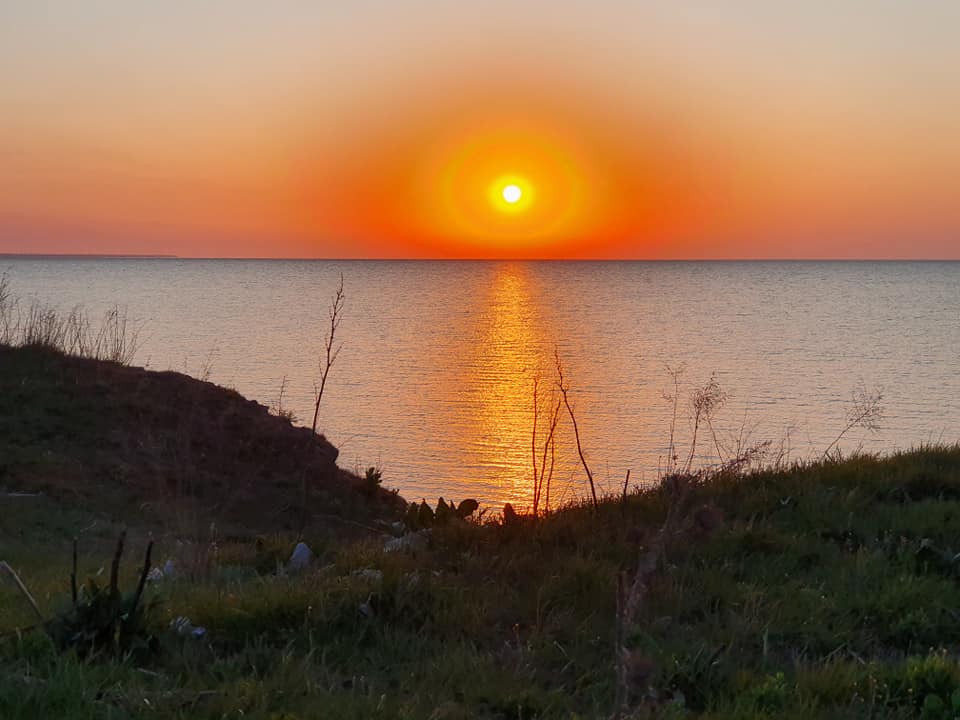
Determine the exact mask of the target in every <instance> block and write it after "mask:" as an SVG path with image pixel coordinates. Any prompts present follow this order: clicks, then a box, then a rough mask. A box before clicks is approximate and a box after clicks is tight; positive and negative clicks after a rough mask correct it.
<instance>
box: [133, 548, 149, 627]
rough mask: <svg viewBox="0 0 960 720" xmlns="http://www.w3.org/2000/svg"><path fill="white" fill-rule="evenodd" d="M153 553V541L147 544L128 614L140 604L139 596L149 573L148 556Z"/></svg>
mask: <svg viewBox="0 0 960 720" xmlns="http://www.w3.org/2000/svg"><path fill="white" fill-rule="evenodd" d="M152 552H153V540H151V541H150V542H149V543H148V544H147V552H146V555H145V556H144V558H143V570H142V571H141V573H140V582H138V583H137V590H136V592H135V593H134V594H133V600H132V602H131V603H130V610H129V612H130V614H131V615H133V613H134V612H135V611H136V609H137V605H139V604H140V596H141V595H143V586H144V585H146V584H147V575H148V574H149V573H150V555H151V553H152Z"/></svg>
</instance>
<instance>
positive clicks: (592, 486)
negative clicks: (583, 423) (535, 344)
mask: <svg viewBox="0 0 960 720" xmlns="http://www.w3.org/2000/svg"><path fill="white" fill-rule="evenodd" d="M553 354H554V358H555V360H556V363H557V386H558V387H559V388H560V393H561V394H562V395H563V404H564V405H566V406H567V413H568V414H569V415H570V422H571V423H573V436H574V438H575V439H576V441H577V453H578V454H579V455H580V463H581V464H582V465H583V469H584V471H585V472H586V473H587V480H588V481H589V483H590V495H591V496H592V497H593V509H594V511H596V510H598V509H599V508H600V503H599V502H598V500H597V487H596V485H595V484H594V482H593V473H592V472H590V466H589V465H587V458H586V457H585V456H584V454H583V446H582V445H581V444H580V428H578V427H577V417H576V415H574V414H573V408H572V407H571V406H570V399H569V398H568V397H567V391H568V390H569V389H570V388H569V387H568V386H567V385H566V383H565V382H564V379H563V364H562V363H561V362H560V351H559V350H557V349H556V348H554V350H553Z"/></svg>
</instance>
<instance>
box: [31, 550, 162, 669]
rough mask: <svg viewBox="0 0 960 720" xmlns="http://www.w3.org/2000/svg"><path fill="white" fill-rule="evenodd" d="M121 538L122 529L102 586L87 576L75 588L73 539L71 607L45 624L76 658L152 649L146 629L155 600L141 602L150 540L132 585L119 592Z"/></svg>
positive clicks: (152, 639)
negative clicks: (107, 577) (84, 582)
mask: <svg viewBox="0 0 960 720" xmlns="http://www.w3.org/2000/svg"><path fill="white" fill-rule="evenodd" d="M125 538H126V533H121V535H120V538H119V539H118V540H117V548H116V551H115V552H114V556H113V562H112V563H111V565H110V580H109V584H108V585H107V586H105V587H104V586H101V585H99V584H98V583H97V582H96V580H94V579H93V578H90V579H89V580H88V581H87V582H86V584H85V585H84V586H82V587H81V588H79V590H78V588H77V584H76V572H77V571H76V559H77V555H76V542H74V553H73V562H74V566H73V573H72V574H71V576H70V592H71V598H72V607H71V609H70V610H69V611H68V612H66V613H64V614H62V615H60V616H58V617H56V618H54V619H53V620H50V621H49V622H48V623H47V624H46V631H47V633H48V634H49V635H50V637H51V638H52V639H53V641H54V642H55V643H56V644H57V646H58V647H60V648H61V649H63V650H67V649H74V650H76V652H77V654H78V655H80V656H81V657H89V656H93V655H98V654H104V655H126V654H129V653H134V654H143V653H147V652H153V651H155V650H156V648H157V640H156V638H155V637H154V636H153V635H152V634H151V632H150V629H149V620H150V615H151V614H152V612H153V611H154V610H155V608H156V606H157V601H156V600H152V601H148V602H143V591H144V587H145V585H146V580H147V573H148V572H149V571H150V556H151V553H152V551H153V542H152V541H151V542H150V543H149V544H148V545H147V551H146V554H145V556H144V562H143V569H142V571H141V573H140V580H139V582H138V583H137V587H136V589H135V590H134V591H133V592H132V593H130V594H127V595H124V594H123V593H122V592H121V590H120V587H119V581H118V574H119V571H120V558H121V556H122V555H123V549H124V540H125Z"/></svg>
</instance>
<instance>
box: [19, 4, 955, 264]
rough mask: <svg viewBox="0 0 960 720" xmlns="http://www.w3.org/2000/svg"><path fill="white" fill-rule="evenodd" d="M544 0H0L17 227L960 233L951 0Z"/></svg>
mask: <svg viewBox="0 0 960 720" xmlns="http://www.w3.org/2000/svg"><path fill="white" fill-rule="evenodd" d="M534 5H536V3H534V4H533V5H531V6H529V7H527V6H523V7H517V6H516V5H515V4H507V3H501V2H499V1H498V0H493V1H492V2H490V3H484V4H482V5H475V6H462V5H460V4H441V3H434V2H431V1H430V0H423V2H418V3H416V4H415V6H414V7H408V6H406V5H405V4H404V3H399V4H396V5H393V4H391V5H385V4H382V3H372V4H370V5H369V6H368V5H366V4H363V5H362V6H361V7H353V6H348V5H342V6H338V7H336V8H334V7H330V6H329V4H325V3H320V4H316V5H315V6H297V9H296V10H292V9H290V10H288V11H287V12H282V11H279V10H276V11H275V10H271V9H269V8H266V7H260V6H258V5H255V4H246V3H241V4H239V5H237V4H233V3H224V2H212V3H209V4H208V3H204V4H203V5H202V6H199V7H197V6H193V5H182V6H181V5H178V4H175V5H174V6H172V7H169V8H166V7H164V8H160V7H154V8H148V7H140V6H134V5H130V4H126V3H119V2H111V1H108V2H104V3H100V4H98V5H97V8H96V9H95V10H90V11H89V12H81V11H80V10H79V9H77V10H75V11H70V12H67V11H64V12H63V13H54V14H51V13H46V12H44V11H43V10H42V8H41V7H40V6H34V5H30V4H28V3H17V4H7V5H4V7H3V9H0V86H2V88H3V97H2V102H3V107H4V112H3V115H2V118H0V157H2V158H3V162H2V164H0V252H54V253H56V252H60V253H64V252H67V253H69V252H89V253H172V254H178V255H182V256H241V257H249V256H253V257H273V256H282V257H344V256H346V257H442V258H448V257H464V258H472V257H549V258H757V257H763V258H767V257H774V258H775V257H787V258H789V257H814V258H822V257H838V258H847V257H957V256H958V252H960V250H958V249H957V248H960V243H958V242H956V238H957V235H958V233H960V209H958V208H960V203H958V202H956V197H955V194H956V191H955V184H956V183H955V178H956V177H957V175H958V173H960V139H958V138H960V136H958V134H957V133H956V132H955V128H956V126H957V124H958V122H960V94H958V92H957V88H958V87H960V75H958V73H960V70H958V68H960V54H958V53H960V51H958V50H957V45H956V43H955V42H953V37H952V35H951V34H950V33H949V32H948V31H947V28H951V27H953V28H955V27H956V26H957V22H958V21H960V10H958V6H957V5H956V4H951V3H925V4H924V5H923V8H921V9H918V10H916V11H914V10H910V9H908V8H907V7H906V6H903V7H901V6H897V5H894V4H883V5H881V6H877V7H873V8H871V9H870V11H869V16H870V17H869V19H870V22H868V23H865V22H863V21H862V20H863V18H862V17H861V15H860V14H859V13H857V12H854V11H853V10H852V9H850V8H840V9H838V8H828V6H826V5H822V6H821V5H817V4H814V5H809V6H808V5H806V4H802V5H799V6H796V7H794V8H791V9H787V8H781V7H779V6H778V7H777V8H774V7H772V6H770V5H768V4H765V3H755V2H748V3H745V4H743V5H742V6H740V5H738V6H736V7H726V6H719V5H707V4H694V5H693V6H690V7H688V8H685V9H683V10H681V9H680V8H676V9H671V8H672V6H666V5H664V6H662V7H660V6H657V5H656V4H649V5H648V4H636V3H631V4H627V3H623V2H620V1H619V0H611V2H610V3H609V4H608V5H609V7H608V8H607V9H608V11H606V12H598V11H597V8H596V7H595V5H594V4H593V3H588V2H586V1H585V0H571V2H569V3H564V4H563V5H562V7H561V6H551V9H550V12H549V13H546V14H544V13H543V12H539V11H538V10H537V9H536V8H535V7H534ZM227 17H229V19H230V22H229V23H228V24H229V27H230V30H229V32H226V31H224V27H225V25H224V19H225V18H227ZM548 17H549V19H547V18H548ZM505 18H509V22H504V19H505ZM184 28H188V30H186V31H185V30H184ZM811 47H817V48H818V51H817V53H816V54H815V57H813V58H811V56H810V53H809V48H811ZM174 48H176V51H174ZM23 68H29V69H30V71H29V72H23V71H22V69H23ZM509 186H516V188H517V190H513V189H511V190H509V192H506V194H505V190H506V188H508V187H509Z"/></svg>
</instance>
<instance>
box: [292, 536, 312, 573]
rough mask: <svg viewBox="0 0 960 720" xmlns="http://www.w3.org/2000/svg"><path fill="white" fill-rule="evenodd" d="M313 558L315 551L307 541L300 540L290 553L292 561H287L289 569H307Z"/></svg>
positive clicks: (297, 570)
mask: <svg viewBox="0 0 960 720" xmlns="http://www.w3.org/2000/svg"><path fill="white" fill-rule="evenodd" d="M312 560H313V551H312V550H311V549H310V548H309V546H308V545H307V544H306V543H303V542H298V543H297V546H296V547H295V548H294V549H293V552H292V553H291V554H290V561H289V562H288V563H287V569H288V570H290V571H291V572H299V571H301V570H305V569H306V568H307V567H308V566H309V565H310V562H311V561H312Z"/></svg>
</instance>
